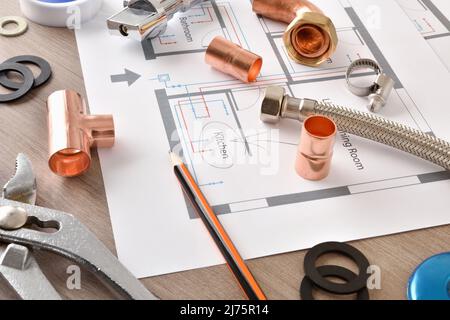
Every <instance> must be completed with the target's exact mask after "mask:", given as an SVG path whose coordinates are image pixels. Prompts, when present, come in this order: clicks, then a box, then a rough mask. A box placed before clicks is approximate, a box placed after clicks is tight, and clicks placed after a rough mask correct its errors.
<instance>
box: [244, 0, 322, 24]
mask: <svg viewBox="0 0 450 320" xmlns="http://www.w3.org/2000/svg"><path fill="white" fill-rule="evenodd" d="M253 11H254V12H255V13H257V14H260V15H262V16H264V17H266V18H269V19H272V20H276V21H281V22H284V23H287V24H289V23H291V22H292V20H294V19H295V18H296V17H297V15H299V14H301V13H303V12H318V13H323V12H322V10H320V9H319V8H318V7H317V6H316V5H314V4H312V3H311V2H309V1H302V0H253Z"/></svg>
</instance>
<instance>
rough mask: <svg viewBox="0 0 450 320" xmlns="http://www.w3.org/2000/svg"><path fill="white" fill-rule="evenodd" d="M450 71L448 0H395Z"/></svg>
mask: <svg viewBox="0 0 450 320" xmlns="http://www.w3.org/2000/svg"><path fill="white" fill-rule="evenodd" d="M397 2H398V4H399V5H400V6H401V7H402V9H403V10H404V11H405V13H406V14H407V15H408V17H409V18H410V19H411V21H412V22H413V23H414V25H415V26H416V28H417V30H418V31H419V32H420V33H421V34H422V35H423V37H424V38H425V39H426V40H427V41H428V43H429V44H430V46H431V47H432V48H433V50H434V51H435V52H436V54H437V55H438V56H439V58H440V59H441V60H442V62H443V63H444V64H445V65H446V67H447V69H448V70H449V72H450V2H449V1H446V0H397Z"/></svg>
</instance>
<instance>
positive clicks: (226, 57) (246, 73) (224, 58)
mask: <svg viewBox="0 0 450 320" xmlns="http://www.w3.org/2000/svg"><path fill="white" fill-rule="evenodd" d="M205 62H206V63H207V64H209V65H210V66H212V67H214V68H215V69H217V70H219V71H222V72H223V73H226V74H229V75H231V76H233V77H235V78H236V79H239V80H241V81H243V82H247V83H248V82H254V81H256V78H257V77H258V75H259V73H260V71H261V67H262V58H261V57H260V56H258V55H257V54H254V53H252V52H250V51H247V50H245V49H243V48H241V47H240V46H238V45H237V44H235V43H233V42H231V41H229V40H227V39H225V38H224V37H221V36H217V37H215V38H214V39H213V40H212V41H211V43H210V44H209V46H208V49H207V50H206V55H205Z"/></svg>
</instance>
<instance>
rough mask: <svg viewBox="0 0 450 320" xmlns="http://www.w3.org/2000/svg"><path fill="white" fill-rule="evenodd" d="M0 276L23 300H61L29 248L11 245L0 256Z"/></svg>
mask: <svg viewBox="0 0 450 320" xmlns="http://www.w3.org/2000/svg"><path fill="white" fill-rule="evenodd" d="M0 274H1V275H2V277H3V278H4V279H5V280H6V281H7V282H8V284H9V285H10V286H11V287H12V288H13V289H14V291H15V292H16V293H17V294H18V295H19V297H20V298H22V299H23V300H61V296H60V295H59V294H58V292H57V291H56V290H55V288H54V287H53V286H52V284H51V283H50V281H49V280H48V279H47V277H46V276H45V275H44V274H43V273H42V270H41V269H40V268H39V265H38V263H37V262H36V260H35V259H34V257H33V255H32V254H31V252H30V250H29V249H28V248H27V247H24V246H21V245H18V244H13V243H12V244H9V245H8V246H7V247H6V248H5V250H4V251H3V252H2V253H1V256H0Z"/></svg>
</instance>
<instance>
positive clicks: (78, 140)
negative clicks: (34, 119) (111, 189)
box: [47, 90, 114, 177]
mask: <svg viewBox="0 0 450 320" xmlns="http://www.w3.org/2000/svg"><path fill="white" fill-rule="evenodd" d="M47 108H48V137H49V153H50V158H49V161H48V164H49V167H50V169H51V170H52V171H53V172H54V173H56V174H57V175H60V176H63V177H74V176H79V175H81V174H83V173H85V172H86V171H87V170H88V169H89V167H90V164H91V151H90V148H91V147H100V148H108V147H112V146H113V145H114V121H113V117H112V116H111V115H88V114H87V108H86V103H85V101H84V99H83V98H82V97H81V96H80V94H78V93H77V92H75V91H72V90H61V91H56V92H54V93H52V94H51V95H50V96H49V97H48V100H47Z"/></svg>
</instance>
